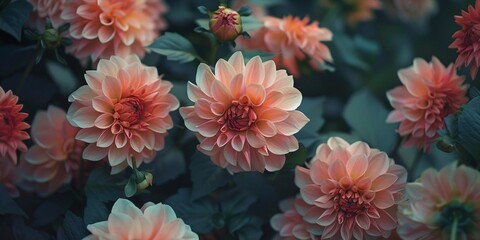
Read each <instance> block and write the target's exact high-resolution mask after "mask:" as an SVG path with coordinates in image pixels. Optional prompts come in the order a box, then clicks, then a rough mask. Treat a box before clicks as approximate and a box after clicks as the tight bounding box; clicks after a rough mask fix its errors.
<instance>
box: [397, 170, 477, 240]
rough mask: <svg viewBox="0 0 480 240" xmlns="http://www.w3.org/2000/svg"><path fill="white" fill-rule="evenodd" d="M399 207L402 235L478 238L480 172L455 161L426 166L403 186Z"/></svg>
mask: <svg viewBox="0 0 480 240" xmlns="http://www.w3.org/2000/svg"><path fill="white" fill-rule="evenodd" d="M406 198H407V202H405V204H402V205H400V207H399V211H398V214H399V216H398V221H399V226H398V230H397V231H398V233H399V235H400V237H401V238H402V239H432V240H433V239H452V238H450V236H452V231H453V230H454V229H453V228H455V226H454V225H455V223H456V232H457V237H456V239H472V240H473V239H480V228H479V226H480V173H479V172H478V171H477V170H475V169H473V168H470V167H467V166H464V165H462V166H458V167H457V164H456V162H455V163H452V164H449V165H447V166H445V167H444V168H442V169H441V170H440V171H436V170H434V169H432V168H430V169H427V170H425V171H424V172H423V173H422V175H421V176H420V178H419V179H418V180H417V181H416V182H413V183H408V184H407V186H406Z"/></svg>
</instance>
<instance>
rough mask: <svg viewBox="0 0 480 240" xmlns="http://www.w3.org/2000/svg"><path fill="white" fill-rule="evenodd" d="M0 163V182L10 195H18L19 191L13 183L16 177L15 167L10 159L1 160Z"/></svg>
mask: <svg viewBox="0 0 480 240" xmlns="http://www.w3.org/2000/svg"><path fill="white" fill-rule="evenodd" d="M1 164H2V167H1V168H0V184H2V185H3V187H5V189H6V190H7V192H8V193H9V194H10V196H11V197H18V196H19V195H20V193H19V192H18V189H17V186H16V185H15V181H16V177H17V174H16V172H17V171H16V170H17V167H16V166H15V164H14V163H12V162H11V161H2V162H1Z"/></svg>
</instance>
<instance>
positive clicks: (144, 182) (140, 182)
mask: <svg viewBox="0 0 480 240" xmlns="http://www.w3.org/2000/svg"><path fill="white" fill-rule="evenodd" d="M152 181H153V175H152V174H151V173H149V172H146V173H144V174H143V179H137V189H138V190H143V189H145V188H147V187H148V186H152Z"/></svg>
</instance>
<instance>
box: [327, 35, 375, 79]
mask: <svg viewBox="0 0 480 240" xmlns="http://www.w3.org/2000/svg"><path fill="white" fill-rule="evenodd" d="M333 45H334V48H333V49H332V50H333V51H335V52H334V53H333V54H332V55H334V56H337V57H336V60H335V62H339V61H338V60H341V62H344V63H346V64H347V65H349V66H352V67H355V68H358V69H361V70H364V71H367V70H369V69H370V66H369V65H368V64H367V63H366V62H365V60H364V59H362V56H361V55H360V53H359V52H358V51H357V47H356V45H355V42H354V41H353V40H352V39H351V38H349V37H348V36H347V35H345V34H342V33H334V38H333ZM335 53H336V54H335ZM337 59H338V60H337Z"/></svg>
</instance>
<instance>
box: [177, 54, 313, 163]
mask: <svg viewBox="0 0 480 240" xmlns="http://www.w3.org/2000/svg"><path fill="white" fill-rule="evenodd" d="M196 81H197V84H198V86H197V85H194V84H192V83H190V82H189V84H188V89H187V91H188V97H189V98H190V100H192V101H193V102H195V105H194V106H189V107H183V108H180V114H181V115H182V117H183V118H184V119H185V125H186V127H187V128H188V129H190V130H191V131H194V132H196V133H197V138H198V140H199V141H200V144H199V145H198V150H199V151H201V152H203V153H204V154H206V155H208V156H210V157H211V159H212V161H213V162H214V163H215V164H217V165H218V166H220V167H222V168H227V170H228V171H229V172H231V173H234V172H239V171H259V172H263V171H264V170H265V169H266V170H267V171H276V170H279V169H280V168H282V166H283V164H284V163H285V154H287V153H289V152H292V151H296V150H297V149H298V142H297V139H296V138H295V137H294V136H293V134H295V133H297V132H298V131H299V130H300V129H301V128H302V127H303V126H304V125H305V124H306V123H307V122H308V121H309V120H308V118H307V117H306V116H305V115H304V114H303V113H301V112H299V111H297V110H295V109H296V108H297V107H298V106H299V105H300V102H301V101H302V95H301V93H300V91H298V90H297V89H296V88H294V87H293V78H292V76H288V75H287V73H286V72H285V70H278V71H277V70H276V67H275V63H274V62H273V61H267V62H265V63H263V62H262V60H261V59H260V57H258V56H256V57H254V58H252V59H251V60H250V61H248V63H247V64H246V65H245V64H244V59H243V55H242V53H241V52H236V53H234V54H233V55H232V56H231V57H230V59H229V60H228V62H227V61H225V60H223V59H220V60H219V61H218V62H217V64H216V66H215V74H214V73H212V71H211V70H210V67H209V66H207V65H205V64H200V65H199V66H198V69H197V76H196Z"/></svg>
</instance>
